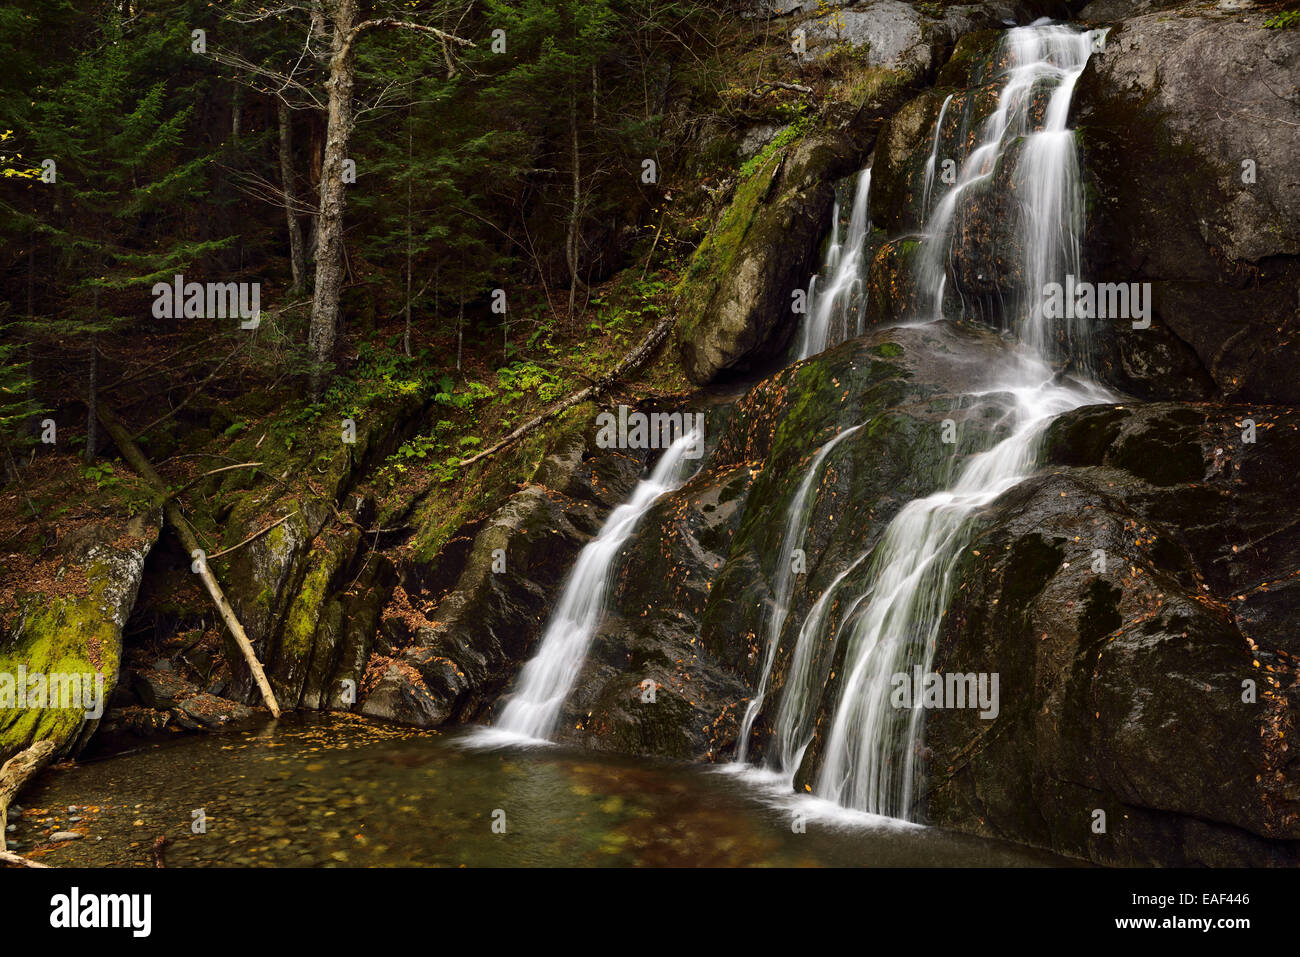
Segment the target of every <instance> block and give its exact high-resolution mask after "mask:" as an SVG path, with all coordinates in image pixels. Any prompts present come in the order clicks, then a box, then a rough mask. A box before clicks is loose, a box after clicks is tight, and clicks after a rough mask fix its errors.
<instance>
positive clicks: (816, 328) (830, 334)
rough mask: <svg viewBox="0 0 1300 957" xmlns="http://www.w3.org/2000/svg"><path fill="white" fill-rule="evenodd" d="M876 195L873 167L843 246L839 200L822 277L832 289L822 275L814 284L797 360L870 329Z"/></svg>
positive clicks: (861, 178) (862, 176) (858, 190)
mask: <svg viewBox="0 0 1300 957" xmlns="http://www.w3.org/2000/svg"><path fill="white" fill-rule="evenodd" d="M870 196H871V168H870V167H867V168H866V169H864V170H863V171H862V172H860V173H859V174H858V179H857V184H856V186H855V187H854V191H853V209H852V211H851V213H850V214H849V229H848V233H847V234H846V235H845V237H844V242H843V243H842V244H841V243H840V239H839V232H840V204H839V201H838V200H836V202H835V207H834V210H833V212H832V214H831V241H830V245H829V246H828V247H827V249H826V259H825V262H823V264H822V269H821V273H822V274H824V275H825V276H826V277H827V278H826V284H825V285H826V289H825V291H824V292H822V291H820V290H819V289H818V286H817V276H816V275H814V276H813V277H812V279H810V280H809V282H808V303H807V308H808V312H807V315H806V317H805V319H804V322H803V326H802V329H801V331H800V334H799V351H798V355H797V357H796V358H799V359H807V358H808V357H809V356H815V355H817V353H819V352H824V351H825V350H826V349H828V348H830V347H831V346H833V345H837V344H838V343H841V342H843V341H844V340H845V339H849V338H852V337H853V336H860V335H862V333H863V332H864V331H865V328H864V327H865V320H866V311H867V297H866V295H865V285H866V275H867V265H868V264H867V262H866V245H867V234H868V233H870V232H871V214H870V211H869V209H868V206H869V202H870Z"/></svg>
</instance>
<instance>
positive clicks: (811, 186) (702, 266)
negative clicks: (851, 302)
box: [676, 131, 866, 384]
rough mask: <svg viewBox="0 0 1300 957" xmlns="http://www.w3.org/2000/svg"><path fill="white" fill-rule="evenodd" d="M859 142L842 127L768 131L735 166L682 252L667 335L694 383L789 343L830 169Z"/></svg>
mask: <svg viewBox="0 0 1300 957" xmlns="http://www.w3.org/2000/svg"><path fill="white" fill-rule="evenodd" d="M865 155H866V149H865V145H864V144H863V143H862V142H860V141H859V140H858V139H857V138H856V137H855V136H854V135H851V134H850V133H848V132H845V131H834V132H825V131H822V132H815V133H811V134H808V135H806V136H803V137H802V138H797V139H794V140H793V141H792V142H789V143H785V144H783V143H782V142H781V138H778V139H777V140H775V141H773V143H772V144H771V146H769V147H768V148H767V149H765V150H764V151H763V152H762V153H760V154H759V155H758V156H757V157H755V158H754V159H753V160H751V161H750V163H749V164H747V166H746V168H742V171H741V174H740V176H741V179H740V181H739V183H738V184H737V185H736V187H735V191H734V194H733V196H732V199H731V201H730V203H729V205H728V206H727V207H726V209H725V210H724V211H723V213H722V215H721V216H720V217H719V220H718V222H717V224H716V225H715V226H714V227H713V229H712V231H711V232H710V233H709V235H708V236H707V237H705V239H704V241H703V242H702V243H701V244H700V246H699V248H698V249H697V250H696V251H695V254H694V256H693V257H692V259H691V265H690V268H689V269H688V270H687V273H686V276H685V277H684V279H683V282H682V285H681V287H680V303H681V305H680V307H679V308H680V318H679V319H678V321H677V327H676V337H677V344H678V347H679V349H680V353H681V359H682V366H683V368H684V370H685V372H686V374H687V376H688V377H689V378H690V379H691V381H692V382H696V383H700V384H703V383H709V382H715V381H720V380H725V379H729V378H735V377H737V376H741V375H747V374H748V375H752V374H754V373H756V372H760V371H761V370H762V369H764V368H765V367H768V366H771V365H772V364H773V363H774V362H775V361H776V360H777V359H778V358H779V357H780V356H782V355H783V354H784V352H785V350H786V348H787V346H788V345H789V343H790V339H791V337H792V336H793V334H794V332H795V330H796V328H797V327H798V322H799V318H800V316H799V315H798V314H797V313H795V312H794V311H793V305H794V300H793V298H792V296H793V293H794V292H795V290H798V289H802V290H805V291H806V289H807V284H808V278H809V276H811V275H812V273H813V272H815V271H816V268H817V263H816V259H817V246H818V244H819V242H820V241H821V238H822V236H823V234H824V233H825V232H826V229H827V226H828V224H829V220H830V213H831V207H832V204H833V203H834V199H835V188H834V181H835V179H837V178H839V177H843V176H847V175H848V174H849V173H851V172H853V171H854V170H855V169H856V168H858V167H859V166H860V165H861V161H862V158H863V157H864V156H865Z"/></svg>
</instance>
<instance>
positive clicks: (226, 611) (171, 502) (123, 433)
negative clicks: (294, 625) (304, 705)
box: [99, 405, 280, 718]
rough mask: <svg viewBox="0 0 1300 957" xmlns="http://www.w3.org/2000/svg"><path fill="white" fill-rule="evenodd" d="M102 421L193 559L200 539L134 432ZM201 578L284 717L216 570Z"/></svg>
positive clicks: (102, 413)
mask: <svg viewBox="0 0 1300 957" xmlns="http://www.w3.org/2000/svg"><path fill="white" fill-rule="evenodd" d="M99 421H100V422H102V423H103V424H104V429H105V430H106V431H107V432H108V434H109V435H110V436H112V438H113V442H114V444H115V445H117V450H118V451H119V452H121V453H122V458H124V459H126V461H127V464H128V465H130V466H131V468H133V469H135V471H136V473H137V474H138V475H139V476H140V477H141V478H142V479H144V480H145V481H146V482H148V483H149V485H151V486H152V487H153V489H154V490H155V491H156V492H158V494H159V495H160V496H162V497H163V514H164V515H166V517H167V521H168V522H169V523H170V524H171V527H172V530H173V531H174V532H176V537H177V538H179V539H180V540H181V544H182V545H183V546H184V547H185V554H187V555H190V556H193V554H194V552H195V551H197V550H198V548H199V543H198V539H197V538H195V537H194V530H193V529H192V528H190V523H189V522H187V521H186V520H185V516H184V515H183V514H181V509H180V506H179V505H177V504H176V501H175V499H173V498H171V497H170V496H169V495H168V494H167V486H166V485H165V484H164V483H163V480H162V478H161V476H159V475H158V473H157V472H156V471H154V467H153V466H152V465H151V464H150V463H149V460H148V459H147V458H145V455H144V453H143V452H141V451H140V447H139V446H138V445H136V444H135V440H134V439H132V438H131V433H129V432H128V431H127V430H126V427H125V426H124V425H123V424H122V423H121V422H120V421H119V420H118V418H117V416H115V415H113V413H112V412H110V411H109V410H108V408H107V407H105V406H103V405H101V406H100V407H99ZM198 574H199V578H200V579H202V581H203V585H204V587H206V588H207V590H208V597H209V598H211V599H212V604H213V605H215V606H216V609H217V612H218V613H219V614H220V615H221V618H222V620H223V621H225V623H226V627H227V628H229V629H230V634H231V635H232V636H233V637H234V639H235V644H236V645H238V646H239V650H240V652H241V653H242V654H243V656H244V660H245V661H246V662H247V663H248V670H249V671H251V672H252V674H253V681H255V682H256V683H257V687H258V690H259V691H261V692H262V700H263V701H264V702H265V703H266V706H267V708H269V709H270V711H271V714H272V715H273V716H274V717H277V718H278V717H280V705H279V704H278V703H277V702H276V700H275V693H274V692H273V691H272V690H271V685H270V682H268V681H267V680H266V672H265V671H263V670H262V663H261V662H260V661H258V660H257V652H255V651H254V650H253V643H252V642H251V641H249V640H248V635H247V634H246V633H245V631H244V626H243V625H242V624H240V622H239V619H238V618H237V617H236V616H235V610H234V609H233V608H231V607H230V602H228V601H226V595H225V592H223V591H222V590H221V585H220V584H219V583H218V582H217V579H216V576H214V575H213V574H212V569H210V568H209V567H208V563H207V560H206V559H204V560H202V561H200V562H199V573H198Z"/></svg>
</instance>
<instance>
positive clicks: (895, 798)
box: [742, 23, 1113, 820]
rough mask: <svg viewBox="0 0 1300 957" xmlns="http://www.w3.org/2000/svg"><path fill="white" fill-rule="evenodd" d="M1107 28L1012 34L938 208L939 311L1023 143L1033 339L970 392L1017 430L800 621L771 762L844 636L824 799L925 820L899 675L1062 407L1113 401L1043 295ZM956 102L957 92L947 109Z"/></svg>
mask: <svg viewBox="0 0 1300 957" xmlns="http://www.w3.org/2000/svg"><path fill="white" fill-rule="evenodd" d="M1102 35H1103V34H1101V33H1100V32H1097V31H1093V32H1079V31H1076V30H1074V29H1071V28H1069V27H1065V26H1059V25H1051V24H1045V23H1037V24H1034V25H1033V26H1029V27H1020V28H1016V29H1013V30H1011V31H1009V32H1008V33H1007V34H1006V35H1005V37H1004V39H1003V41H1002V47H1001V49H1000V51H999V55H1000V58H1001V59H1003V60H1004V61H1005V62H1006V64H1007V67H1006V69H1005V72H1004V74H1003V76H1004V83H1003V87H1002V89H1001V92H1000V95H999V101H998V106H997V109H996V111H995V112H994V113H993V114H992V115H991V116H990V117H989V118H988V120H986V121H985V123H984V124H983V126H982V127H981V130H980V134H979V136H978V137H977V138H976V139H975V143H976V144H977V145H976V146H975V148H974V149H972V150H971V151H970V152H969V154H968V155H967V156H966V157H965V158H964V160H963V161H962V162H961V164H960V165H959V168H958V169H959V172H958V175H957V178H956V182H955V183H954V184H952V186H951V188H949V189H948V191H947V192H946V193H945V194H943V195H942V196H941V197H940V198H938V201H937V204H936V205H935V206H934V209H933V211H932V212H929V213H928V215H926V222H925V224H924V228H923V234H922V249H921V251H920V258H919V262H918V280H919V288H920V289H921V291H922V293H923V294H928V296H929V300H928V309H929V314H930V316H932V317H934V318H938V317H940V316H941V315H942V308H943V298H944V287H945V284H946V282H947V276H948V271H949V268H950V262H949V260H950V254H951V246H952V235H953V230H954V224H955V221H956V218H957V217H956V212H957V210H958V208H959V202H960V200H961V198H962V196H963V194H964V193H966V191H968V190H969V189H970V188H971V187H972V186H974V185H975V184H978V183H981V182H985V181H987V180H988V179H989V178H990V177H991V176H993V175H994V172H995V171H996V168H997V164H998V162H999V161H1000V160H1002V159H1004V158H1005V157H1006V154H1007V152H1008V150H1009V149H1011V148H1012V147H1013V146H1016V147H1017V148H1018V149H1019V150H1020V153H1019V161H1018V163H1017V165H1016V167H1015V171H1014V174H1013V175H1014V177H1015V179H1014V184H1015V193H1016V199H1017V200H1018V203H1019V210H1018V219H1017V222H1016V228H1017V241H1018V247H1019V248H1020V249H1023V250H1025V261H1024V262H1023V263H1022V264H1021V266H1022V270H1021V277H1022V280H1021V288H1020V289H1019V291H1018V294H1017V295H1016V296H1015V297H1014V299H1013V301H1012V302H1011V303H1010V304H1009V308H1010V310H1011V312H1012V315H1011V316H1010V317H1008V318H1009V319H1010V322H1009V325H1010V326H1011V327H1012V328H1014V329H1015V330H1016V331H1017V332H1018V333H1019V338H1020V341H1021V343H1022V345H1021V347H1020V349H1019V350H1018V351H1016V352H1014V353H1013V354H1012V355H1011V356H1010V357H1009V358H1008V360H1007V361H1006V364H1005V367H1004V368H1002V369H1000V370H998V376H997V379H998V382H997V386H996V388H994V389H990V390H988V391H986V392H981V393H977V394H973V395H971V396H969V397H968V398H969V399H971V400H973V401H976V402H996V403H998V404H1000V405H1001V406H1002V407H1003V409H1004V414H1005V422H1006V424H1007V425H1008V426H1009V428H1010V434H1009V435H1008V436H1007V437H1006V438H1004V439H1002V440H1001V441H1000V442H998V443H997V444H995V445H993V446H992V447H991V448H988V449H986V450H985V451H983V452H980V453H978V454H976V455H973V456H972V457H971V458H970V459H969V460H968V461H967V462H966V464H965V465H964V467H963V468H962V470H961V472H960V473H959V475H958V477H957V479H956V481H955V482H954V484H953V485H952V486H951V487H950V488H948V489H945V490H943V491H941V492H936V493H935V494H933V495H930V496H927V497H925V498H922V499H917V500H914V501H912V502H910V503H908V504H907V505H906V506H904V507H903V509H902V510H901V511H900V512H899V513H898V514H897V515H896V516H895V517H894V519H893V520H892V521H891V522H890V524H889V525H888V526H887V528H886V529H885V532H884V534H883V536H882V537H881V539H880V541H879V542H878V543H877V545H876V546H875V547H874V548H873V549H871V550H870V551H869V552H864V553H863V554H861V555H859V556H858V558H857V559H856V560H855V561H854V562H853V563H852V564H851V565H850V567H849V568H848V569H846V570H845V571H844V572H842V573H841V574H840V575H839V576H838V577H837V578H836V579H834V580H833V581H832V582H831V584H830V586H829V587H828V588H827V589H826V590H825V591H824V592H823V593H822V595H821V596H820V597H819V598H818V600H817V601H816V602H815V603H814V605H813V607H812V609H811V611H810V613H809V615H808V618H807V620H806V621H805V622H804V626H803V627H802V628H801V629H800V633H799V636H798V639H797V642H796V645H795V649H794V651H793V654H792V659H791V666H790V670H789V675H788V678H787V681H786V683H785V686H784V687H783V688H782V692H781V697H780V701H779V703H778V707H777V711H776V718H775V723H774V728H773V744H772V747H771V748H770V749H769V751H768V754H767V763H768V765H769V766H770V767H773V768H775V769H777V770H779V771H781V772H782V773H783V774H784V775H786V776H787V777H789V776H793V774H794V773H795V771H796V770H797V768H798V764H799V762H800V761H801V760H802V757H803V753H804V751H805V750H806V748H807V746H808V744H809V742H810V741H811V738H812V733H813V732H812V729H813V727H814V725H815V721H816V714H817V708H818V707H819V704H820V702H821V700H822V698H823V696H824V695H823V691H824V688H825V685H826V681H827V680H828V674H827V672H828V670H829V660H830V658H831V654H832V650H833V649H834V648H835V647H836V646H838V645H839V643H841V642H844V643H845V659H844V667H843V669H842V672H841V674H840V682H841V683H840V686H839V692H838V695H837V696H836V699H835V700H834V701H833V702H832V703H831V705H830V715H831V717H830V725H829V729H828V730H827V732H826V737H825V744H824V747H823V749H822V764H821V769H820V772H819V774H818V776H817V779H816V786H815V789H814V790H815V793H816V794H817V795H818V796H819V797H822V798H826V799H829V800H832V801H834V802H836V803H838V804H840V805H844V806H846V807H850V808H855V809H858V810H864V811H870V812H874V813H877V814H883V815H888V816H890V817H900V818H906V819H909V820H910V819H912V818H913V814H914V810H913V807H912V796H913V787H914V782H915V781H916V779H917V777H918V776H919V774H920V773H921V772H922V771H923V768H922V767H921V765H920V764H919V762H918V752H919V750H920V735H921V730H922V728H921V719H922V715H923V708H922V707H921V703H920V702H912V703H911V705H910V706H904V707H896V706H895V703H894V702H893V701H891V696H892V691H893V687H894V682H893V680H892V679H893V678H894V676H896V675H900V674H902V675H907V676H909V678H910V676H911V674H912V673H913V670H914V669H915V668H918V667H919V668H920V669H921V670H922V672H928V671H929V669H930V666H931V661H932V657H933V654H934V650H935V643H936V641H937V639H938V636H939V630H940V626H941V624H942V619H943V615H944V612H945V610H946V608H947V607H948V604H949V601H950V599H951V595H952V589H953V587H954V581H953V578H954V573H955V571H956V569H957V566H958V563H959V561H960V559H961V556H962V553H963V552H964V550H965V549H966V548H967V546H968V545H969V543H970V541H971V538H972V536H973V534H974V532H975V529H976V523H975V521H974V519H975V516H976V514H977V513H978V511H979V510H980V509H981V508H983V507H984V506H985V505H987V504H989V503H990V502H992V501H993V500H994V499H996V498H997V497H998V496H1000V495H1002V494H1003V493H1004V492H1006V491H1007V490H1008V489H1010V488H1012V487H1014V486H1015V485H1017V484H1018V483H1020V482H1021V481H1023V480H1024V479H1025V478H1027V477H1028V476H1029V475H1030V474H1031V473H1032V471H1033V469H1034V467H1035V464H1036V461H1037V454H1038V444H1039V439H1040V437H1041V435H1042V433H1043V431H1044V429H1045V428H1046V426H1047V424H1048V423H1049V422H1050V421H1051V420H1052V419H1053V418H1055V417H1056V416H1057V415H1060V414H1061V413H1064V412H1066V411H1069V410H1070V409H1073V408H1077V407H1078V406H1081V405H1086V404H1092V403H1098V402H1105V401H1109V400H1112V399H1113V396H1112V395H1111V394H1110V393H1109V392H1107V391H1106V390H1105V389H1104V388H1102V387H1101V386H1099V385H1096V384H1094V383H1092V382H1089V381H1086V380H1079V379H1064V378H1062V377H1060V376H1058V375H1056V372H1055V370H1054V369H1053V368H1052V367H1051V366H1050V365H1049V364H1048V360H1049V359H1050V358H1051V357H1052V343H1053V342H1054V337H1055V335H1056V332H1057V330H1054V329H1052V328H1050V327H1049V326H1048V321H1047V320H1046V319H1045V317H1044V315H1043V310H1042V308H1041V306H1039V305H1038V303H1039V301H1040V300H1041V296H1042V290H1043V286H1044V284H1045V283H1047V282H1051V281H1053V280H1056V281H1060V280H1062V279H1063V278H1064V276H1065V275H1066V274H1067V273H1071V274H1073V275H1078V274H1079V265H1080V262H1079V234H1080V231H1081V229H1082V209H1083V207H1082V198H1081V184H1080V179H1079V170H1078V163H1077V157H1076V151H1075V144H1074V138H1073V133H1072V132H1071V131H1070V130H1069V129H1068V128H1067V126H1066V120H1067V117H1068V113H1069V106H1070V97H1071V95H1072V93H1073V89H1074V85H1075V82H1076V81H1077V79H1078V77H1079V75H1080V74H1081V73H1082V72H1083V68H1084V66H1085V65H1086V63H1087V60H1088V57H1089V56H1090V54H1091V52H1092V50H1093V49H1094V46H1095V44H1096V43H1097V42H1098V41H1099V39H1100V37H1101V36H1102ZM1044 92H1046V94H1047V97H1048V99H1047V102H1046V106H1045V108H1043V109H1041V111H1040V110H1037V109H1036V108H1035V104H1036V103H1038V102H1039V97H1040V96H1041V95H1042V94H1043V93H1044ZM1040 105H1041V104H1040ZM947 108H948V101H945V103H944V106H943V112H945V113H946V111H947ZM940 125H941V122H940V123H938V124H936V130H935V138H934V146H933V148H932V151H931V156H930V161H929V163H927V167H926V180H925V196H924V197H923V203H924V204H926V205H927V206H928V204H929V200H930V196H929V192H930V189H931V187H932V186H935V185H937V184H935V183H934V177H933V172H934V165H935V162H936V161H937V158H938V156H939V150H940V136H941V131H940V129H939V126H940ZM962 140H963V141H965V140H966V135H965V131H963V136H962ZM1063 331H1064V332H1065V334H1066V339H1067V348H1068V349H1069V350H1070V353H1069V355H1070V357H1071V358H1076V359H1082V358H1083V357H1082V356H1081V355H1080V354H1079V353H1080V351H1081V350H1082V349H1083V348H1084V345H1085V335H1084V334H1085V330H1084V329H1083V328H1082V327H1077V328H1074V329H1066V330H1063ZM1085 368H1086V366H1085ZM801 493H802V488H801ZM800 536H801V537H802V531H800ZM864 562H866V584H865V586H864V587H862V588H861V589H860V590H859V592H858V594H857V595H856V596H855V597H854V598H853V599H852V600H851V601H850V602H849V603H848V604H847V606H846V613H845V614H844V615H843V616H842V619H841V622H840V625H839V627H838V630H837V631H836V633H835V634H829V633H828V628H827V620H828V618H829V614H828V609H829V606H830V604H831V600H832V598H833V596H834V595H835V594H836V593H837V592H838V591H839V590H840V589H841V588H842V587H843V585H844V583H845V581H846V580H847V578H848V575H849V573H850V572H851V571H853V570H854V569H855V568H857V567H858V566H859V565H861V564H863V563H864ZM742 746H743V744H742Z"/></svg>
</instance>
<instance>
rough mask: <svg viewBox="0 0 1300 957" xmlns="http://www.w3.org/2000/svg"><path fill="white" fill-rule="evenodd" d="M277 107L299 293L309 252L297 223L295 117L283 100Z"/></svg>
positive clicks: (291, 256) (292, 259)
mask: <svg viewBox="0 0 1300 957" xmlns="http://www.w3.org/2000/svg"><path fill="white" fill-rule="evenodd" d="M276 105H277V108H278V112H279V119H280V188H281V189H283V190H284V215H285V218H286V219H287V220H288V225H289V263H290V265H291V266H292V268H293V288H294V289H295V290H298V289H301V288H302V286H303V282H304V280H306V278H307V252H306V249H305V247H304V246H303V242H302V224H300V223H299V222H298V189H297V187H296V186H295V185H294V181H293V118H292V115H291V114H290V111H289V104H288V103H286V102H285V101H284V100H282V99H281V100H278V101H277V104H276Z"/></svg>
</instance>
